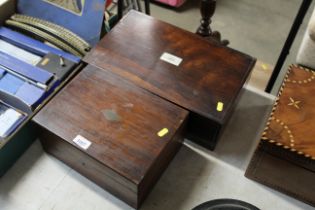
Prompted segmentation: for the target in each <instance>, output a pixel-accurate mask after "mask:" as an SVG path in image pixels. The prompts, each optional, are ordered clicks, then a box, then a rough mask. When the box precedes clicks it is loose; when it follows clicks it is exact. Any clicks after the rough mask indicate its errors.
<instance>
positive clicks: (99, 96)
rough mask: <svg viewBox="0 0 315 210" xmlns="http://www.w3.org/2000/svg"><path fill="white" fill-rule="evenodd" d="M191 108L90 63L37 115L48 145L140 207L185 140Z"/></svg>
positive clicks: (65, 158)
mask: <svg viewBox="0 0 315 210" xmlns="http://www.w3.org/2000/svg"><path fill="white" fill-rule="evenodd" d="M187 115H188V112H187V111H186V110H184V109H182V108H180V107H178V106H176V105H174V104H172V103H170V102H167V101H165V100H163V99H161V98H159V97H158V96H155V95H153V94H151V93H149V92H148V91H146V90H143V89H141V88H139V87H137V86H135V85H134V84H132V83H130V82H128V81H126V80H124V79H123V78H121V77H118V76H117V75H114V74H113V73H111V72H108V71H105V70H100V69H98V68H96V67H93V66H87V67H86V68H84V69H83V70H82V71H81V72H80V73H79V74H78V75H77V76H76V77H75V78H74V79H73V80H72V81H71V82H70V83H69V84H68V85H67V86H66V87H65V88H64V89H63V90H62V91H61V92H60V93H59V94H58V95H57V96H56V97H54V98H53V99H52V100H51V101H50V102H49V103H48V104H47V105H46V106H45V107H44V108H43V109H42V110H41V111H40V112H39V113H38V114H37V115H36V116H35V117H34V121H35V122H36V124H37V125H39V128H40V129H41V132H40V140H41V142H42V144H43V147H44V149H45V151H47V152H48V153H50V154H52V155H53V156H55V157H57V158H58V159H60V160H62V161H63V162H65V163H66V164H68V165H69V166H71V167H72V168H74V169H75V170H77V171H78V172H80V173H81V174H82V175H84V176H86V177H87V178H89V179H90V180H92V181H94V182H95V183H97V184H98V185H100V186H101V187H103V188H105V189H106V190H108V191H109V192H111V193H112V194H113V195H115V196H117V197H118V198H120V199H121V200H123V201H125V202H126V203H128V204H129V205H130V206H132V207H134V208H138V207H139V206H140V204H141V202H142V201H143V200H144V198H145V197H146V196H147V195H148V193H149V191H150V190H151V188H152V187H153V185H154V183H155V182H156V181H157V179H158V178H159V176H160V175H161V174H162V172H163V171H164V169H165V168H166V167H167V165H168V164H169V162H170V161H171V159H172V158H173V156H174V155H175V154H176V152H177V150H178V149H179V148H180V146H181V142H182V140H183V135H182V133H183V131H184V127H185V121H186V118H187Z"/></svg>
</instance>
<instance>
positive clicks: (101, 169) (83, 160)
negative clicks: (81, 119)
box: [38, 126, 137, 207]
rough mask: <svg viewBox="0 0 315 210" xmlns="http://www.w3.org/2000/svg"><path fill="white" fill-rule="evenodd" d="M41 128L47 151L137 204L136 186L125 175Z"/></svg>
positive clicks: (131, 203)
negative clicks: (117, 172)
mask: <svg viewBox="0 0 315 210" xmlns="http://www.w3.org/2000/svg"><path fill="white" fill-rule="evenodd" d="M38 127H39V126H38ZM40 129H41V131H40V141H41V143H42V145H43V148H44V150H45V151H46V152H48V153H49V154H51V155H53V156H55V157H56V158H58V159H59V160H61V161H63V162H64V163H66V164H67V165H69V166H70V167H71V168H73V169H74V170H76V171H77V172H79V173H80V174H82V175H83V176H85V177H86V178H88V179H90V180H91V181H93V182H95V183H96V184H98V185H99V186H101V187H102V188H104V189H105V190H108V191H109V192H110V193H112V194H113V195H115V196H117V197H118V198H119V199H121V200H123V201H124V202H126V203H127V204H129V205H130V206H132V207H136V206H137V192H136V190H135V189H136V186H134V184H133V183H131V182H129V183H128V182H127V181H126V179H125V178H124V177H121V175H119V174H115V172H113V171H112V170H111V169H110V168H108V167H107V166H105V165H103V164H101V163H100V162H98V161H97V160H95V159H93V158H91V157H90V156H88V155H87V154H86V153H84V152H83V151H81V150H79V149H77V148H75V147H74V146H73V145H71V144H69V143H68V142H66V141H64V140H63V139H61V138H60V137H58V136H56V135H54V134H52V133H51V132H49V131H47V130H46V129H44V128H40ZM114 176H115V177H114Z"/></svg>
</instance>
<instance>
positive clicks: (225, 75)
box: [85, 11, 255, 149]
mask: <svg viewBox="0 0 315 210" xmlns="http://www.w3.org/2000/svg"><path fill="white" fill-rule="evenodd" d="M85 61H86V62H87V63H89V64H92V65H95V66H97V67H99V68H102V69H105V70H109V71H111V72H113V73H115V74H117V75H120V76H121V77H123V78H126V79H128V80H129V81H132V82H133V83H135V84H136V85H138V86H140V87H142V88H144V89H146V90H149V91H150V92H152V93H154V94H156V95H158V96H160V97H162V98H164V99H166V100H168V101H170V102H172V103H174V104H177V105H179V106H181V107H183V108H185V109H186V110H188V111H190V119H189V123H188V134H187V137H188V138H189V139H192V140H195V141H197V142H199V143H200V144H202V145H204V146H206V147H208V148H210V149H213V148H214V146H215V144H216V139H217V136H218V135H219V133H220V130H221V128H222V126H224V125H225V124H226V122H227V120H228V118H229V115H230V114H231V112H232V110H233V107H234V104H235V102H236V99H237V97H238V95H239V93H240V91H241V89H242V87H243V85H244V83H245V81H246V79H247V77H248V76H249V74H250V72H251V70H252V67H253V65H254V63H255V59H254V58H252V57H250V56H248V55H245V54H243V53H240V52H238V51H236V50H233V49H230V48H227V47H223V46H219V45H217V44H215V43H211V42H208V41H206V40H203V39H202V38H201V37H199V36H197V35H195V34H193V33H190V32H188V31H185V30H182V29H180V28H177V27H175V26H172V25H170V24H167V23H164V22H162V21H159V20H156V19H154V18H152V17H150V16H146V15H144V14H142V13H138V12H135V11H131V12H130V13H129V14H127V15H126V16H125V17H124V18H123V19H122V20H121V21H120V22H119V23H118V24H117V25H116V26H115V27H114V29H113V30H112V31H111V32H110V33H109V34H107V35H106V36H105V37H104V38H103V39H102V40H101V41H100V42H99V44H98V45H97V46H96V47H95V48H94V49H93V50H92V51H91V52H90V53H88V55H87V56H86V57H85Z"/></svg>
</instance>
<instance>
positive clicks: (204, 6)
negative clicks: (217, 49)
mask: <svg viewBox="0 0 315 210" xmlns="http://www.w3.org/2000/svg"><path fill="white" fill-rule="evenodd" d="M216 2H217V1H216V0H201V3H200V13H201V21H200V26H199V28H198V30H197V32H196V33H197V34H198V35H200V36H202V37H204V38H205V39H208V40H211V41H215V42H217V43H219V44H222V45H224V46H227V45H228V44H229V41H228V40H221V33H220V32H219V31H212V29H211V26H210V24H211V22H212V21H211V18H212V16H213V15H214V13H215V9H216Z"/></svg>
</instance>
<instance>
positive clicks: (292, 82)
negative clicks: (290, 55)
mask: <svg viewBox="0 0 315 210" xmlns="http://www.w3.org/2000/svg"><path fill="white" fill-rule="evenodd" d="M314 84H315V72H314V71H311V70H309V69H305V68H302V67H299V66H291V67H290V68H289V70H288V72H287V75H286V76H285V79H284V81H283V84H282V86H281V89H280V92H279V95H278V98H279V99H278V100H277V101H276V103H275V105H274V107H273V109H272V112H271V114H270V118H269V120H268V122H267V125H266V128H265V130H264V132H263V134H262V137H261V141H260V143H259V146H258V148H257V149H256V152H255V154H254V156H253V158H252V160H251V163H250V164H249V167H248V169H247V171H246V176H247V177H248V178H250V179H253V180H255V181H257V182H260V183H262V184H265V185H267V186H269V187H271V188H274V189H276V190H278V191H280V192H283V193H285V194H288V195H290V196H292V197H295V198H297V199H300V200H302V201H304V202H307V203H309V204H311V205H313V206H315V196H314V191H315V181H314V180H315V139H314V136H315V111H314V105H315V99H314V97H313V95H314V91H315V86H314Z"/></svg>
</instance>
